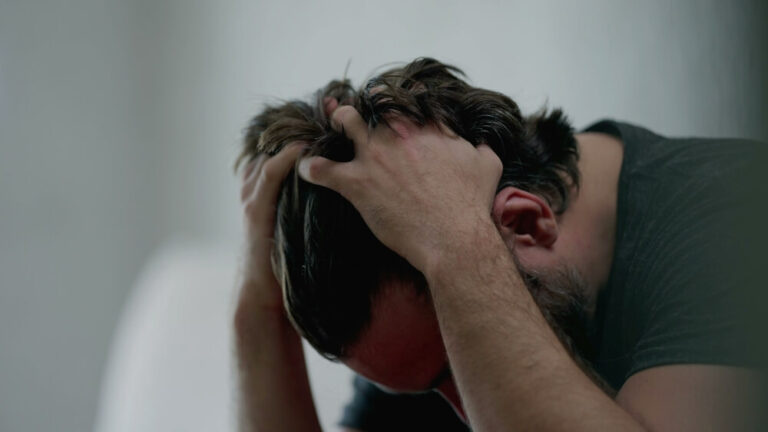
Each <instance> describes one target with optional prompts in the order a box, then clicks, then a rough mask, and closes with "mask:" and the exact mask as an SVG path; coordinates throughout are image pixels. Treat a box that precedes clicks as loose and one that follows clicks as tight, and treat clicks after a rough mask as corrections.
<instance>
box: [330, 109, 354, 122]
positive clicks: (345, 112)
mask: <svg viewBox="0 0 768 432" xmlns="http://www.w3.org/2000/svg"><path fill="white" fill-rule="evenodd" d="M355 112H356V110H355V107H353V106H352V105H342V106H340V107H338V108H336V110H335V111H334V112H333V115H331V120H332V121H334V122H336V123H338V124H341V123H343V122H344V121H345V120H346V119H349V117H350V116H352V115H354V113H355Z"/></svg>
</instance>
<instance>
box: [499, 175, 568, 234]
mask: <svg viewBox="0 0 768 432" xmlns="http://www.w3.org/2000/svg"><path fill="white" fill-rule="evenodd" d="M493 220H494V222H495V223H496V228H497V229H498V230H499V232H500V233H501V236H502V237H503V238H504V241H505V242H506V243H507V244H508V245H509V246H511V247H517V246H540V247H545V248H549V247H550V246H552V244H553V243H554V242H555V241H556V240H557V235H558V228H557V220H556V218H555V214H554V212H553V211H552V208H551V207H550V206H549V204H547V202H546V201H545V200H544V199H542V198H541V197H539V196H537V195H534V194H532V193H530V192H526V191H524V190H521V189H518V188H516V187H512V186H508V187H505V188H504V189H502V190H500V191H499V192H498V193H497V194H496V198H494V200H493Z"/></svg>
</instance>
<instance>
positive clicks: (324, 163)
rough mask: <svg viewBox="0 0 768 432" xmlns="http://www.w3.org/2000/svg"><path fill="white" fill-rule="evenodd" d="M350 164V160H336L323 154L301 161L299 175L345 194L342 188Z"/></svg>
mask: <svg viewBox="0 0 768 432" xmlns="http://www.w3.org/2000/svg"><path fill="white" fill-rule="evenodd" d="M349 164H350V162H335V161H332V160H330V159H326V158H324V157H322V156H312V157H308V158H304V159H302V160H301V161H300V162H299V176H301V178H303V179H304V180H306V181H308V182H310V183H314V184H316V185H319V186H323V187H327V188H328V189H333V190H335V191H336V192H338V193H340V194H342V195H344V193H343V191H342V190H340V188H341V186H342V185H343V184H344V180H343V179H344V178H345V175H346V172H345V170H346V169H348V167H349Z"/></svg>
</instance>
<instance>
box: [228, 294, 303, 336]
mask: <svg viewBox="0 0 768 432" xmlns="http://www.w3.org/2000/svg"><path fill="white" fill-rule="evenodd" d="M233 328H234V332H235V338H236V341H237V343H238V345H241V344H246V345H253V344H260V343H263V342H268V341H270V340H276V339H277V340H285V339H299V335H298V333H296V330H295V329H294V328H293V326H292V325H291V322H290V321H289V320H288V317H287V316H286V313H285V311H284V310H283V309H282V308H275V307H267V306H264V305H263V304H260V303H258V302H254V301H251V300H250V299H248V298H246V297H245V296H241V298H240V300H239V301H238V304H237V307H236V308H235V313H234V315H233Z"/></svg>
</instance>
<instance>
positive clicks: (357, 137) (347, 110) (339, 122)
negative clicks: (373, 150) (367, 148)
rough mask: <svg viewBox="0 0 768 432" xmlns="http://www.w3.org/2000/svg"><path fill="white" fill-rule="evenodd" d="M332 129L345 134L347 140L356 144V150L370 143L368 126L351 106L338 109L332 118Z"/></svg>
mask: <svg viewBox="0 0 768 432" xmlns="http://www.w3.org/2000/svg"><path fill="white" fill-rule="evenodd" d="M331 127H333V129H335V130H336V131H338V132H344V134H345V135H346V136H347V138H349V139H351V140H352V141H353V142H354V143H355V150H357V149H358V146H362V145H363V144H366V143H367V142H368V124H367V123H366V122H365V120H363V118H362V117H361V116H360V113H358V112H357V110H356V109H355V107H353V106H351V105H342V106H340V107H338V108H336V111H334V112H333V115H332V116H331Z"/></svg>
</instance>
